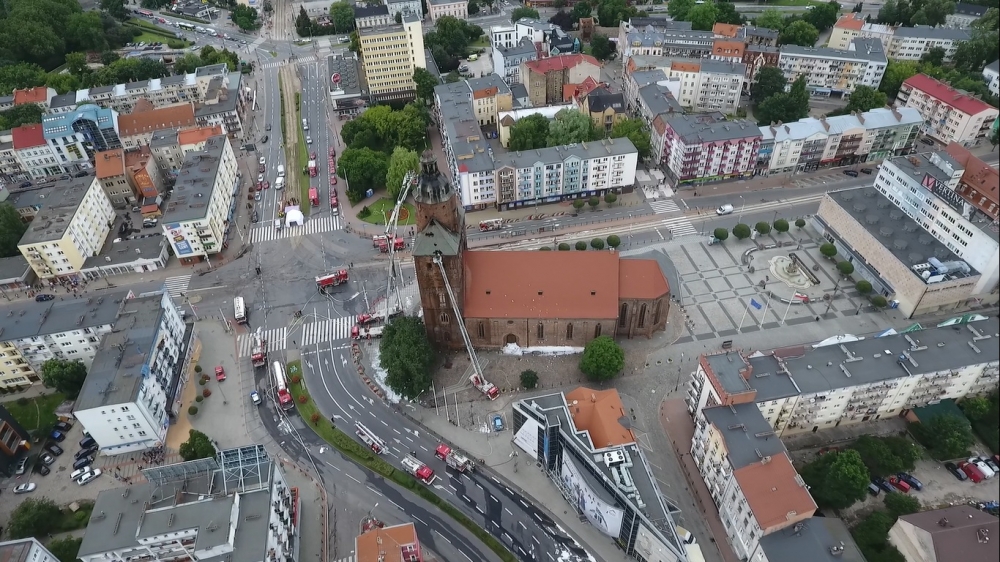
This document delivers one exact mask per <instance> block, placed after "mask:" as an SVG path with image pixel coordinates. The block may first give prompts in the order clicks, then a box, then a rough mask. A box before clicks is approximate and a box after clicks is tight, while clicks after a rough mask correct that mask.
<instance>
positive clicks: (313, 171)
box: [309, 152, 319, 178]
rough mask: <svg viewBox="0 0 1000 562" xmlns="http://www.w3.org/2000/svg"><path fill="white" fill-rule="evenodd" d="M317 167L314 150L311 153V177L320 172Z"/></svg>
mask: <svg viewBox="0 0 1000 562" xmlns="http://www.w3.org/2000/svg"><path fill="white" fill-rule="evenodd" d="M317 168H318V166H317V165H316V153H315V152H313V153H312V154H310V155H309V177H311V178H314V177H316V174H317V173H318V172H319V170H318V169H317Z"/></svg>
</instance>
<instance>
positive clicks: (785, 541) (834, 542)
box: [760, 517, 866, 562]
mask: <svg viewBox="0 0 1000 562" xmlns="http://www.w3.org/2000/svg"><path fill="white" fill-rule="evenodd" d="M839 546H843V548H844V550H843V551H842V552H837V553H835V552H832V551H831V549H832V548H833V547H839ZM760 547H761V549H763V551H764V554H765V555H766V556H767V560H768V562H802V561H803V560H809V562H866V559H865V557H864V555H863V554H861V549H860V548H858V545H857V544H856V543H855V542H854V537H852V536H851V531H850V530H849V529H848V528H847V525H846V524H844V522H843V521H842V520H840V519H838V518H836V517H810V518H809V519H807V520H805V521H804V522H803V523H802V526H801V527H798V528H793V527H789V528H787V529H782V530H781V531H778V532H777V533H771V534H770V535H765V536H763V537H761V539H760Z"/></svg>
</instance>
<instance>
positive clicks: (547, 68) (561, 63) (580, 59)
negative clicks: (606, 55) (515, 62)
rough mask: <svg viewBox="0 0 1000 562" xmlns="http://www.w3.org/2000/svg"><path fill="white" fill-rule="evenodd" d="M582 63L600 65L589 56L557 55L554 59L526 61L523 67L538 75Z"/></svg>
mask: <svg viewBox="0 0 1000 562" xmlns="http://www.w3.org/2000/svg"><path fill="white" fill-rule="evenodd" d="M584 62H589V63H590V64H592V65H594V66H598V67H599V66H601V63H599V62H597V59H595V58H594V57H592V56H590V55H584V54H576V55H559V56H556V57H549V58H547V59H541V60H533V61H528V62H526V63H524V64H525V66H527V67H528V70H530V71H532V72H537V73H539V74H548V73H549V72H553V71H556V70H566V69H567V68H573V67H575V66H577V65H579V64H582V63H584Z"/></svg>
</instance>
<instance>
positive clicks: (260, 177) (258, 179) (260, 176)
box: [257, 174, 264, 183]
mask: <svg viewBox="0 0 1000 562" xmlns="http://www.w3.org/2000/svg"><path fill="white" fill-rule="evenodd" d="M262 181H264V174H257V182H258V183H260V182H262Z"/></svg>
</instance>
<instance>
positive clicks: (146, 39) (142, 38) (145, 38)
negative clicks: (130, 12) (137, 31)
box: [132, 33, 191, 53]
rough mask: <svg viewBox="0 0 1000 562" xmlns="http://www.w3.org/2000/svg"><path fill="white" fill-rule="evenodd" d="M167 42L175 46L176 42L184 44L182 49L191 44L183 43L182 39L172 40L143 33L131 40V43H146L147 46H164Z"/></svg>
mask: <svg viewBox="0 0 1000 562" xmlns="http://www.w3.org/2000/svg"><path fill="white" fill-rule="evenodd" d="M168 41H169V42H171V43H175V44H176V42H180V43H183V44H184V47H183V48H187V47H190V46H191V43H188V42H187V41H185V40H183V39H174V38H172V37H169V38H168V37H164V36H162V35H157V34H155V33H143V34H142V35H137V36H135V37H133V38H132V42H133V43H146V44H147V45H148V44H150V43H163V44H164V45H167V42H168ZM167 48H169V46H167ZM149 52H151V53H155V52H157V51H149Z"/></svg>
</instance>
